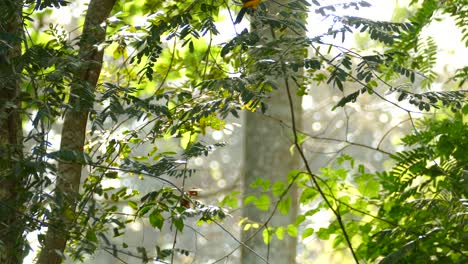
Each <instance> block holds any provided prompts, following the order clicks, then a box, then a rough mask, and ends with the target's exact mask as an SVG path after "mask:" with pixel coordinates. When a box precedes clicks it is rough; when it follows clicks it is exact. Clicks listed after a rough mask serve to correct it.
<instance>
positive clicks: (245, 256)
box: [241, 0, 305, 264]
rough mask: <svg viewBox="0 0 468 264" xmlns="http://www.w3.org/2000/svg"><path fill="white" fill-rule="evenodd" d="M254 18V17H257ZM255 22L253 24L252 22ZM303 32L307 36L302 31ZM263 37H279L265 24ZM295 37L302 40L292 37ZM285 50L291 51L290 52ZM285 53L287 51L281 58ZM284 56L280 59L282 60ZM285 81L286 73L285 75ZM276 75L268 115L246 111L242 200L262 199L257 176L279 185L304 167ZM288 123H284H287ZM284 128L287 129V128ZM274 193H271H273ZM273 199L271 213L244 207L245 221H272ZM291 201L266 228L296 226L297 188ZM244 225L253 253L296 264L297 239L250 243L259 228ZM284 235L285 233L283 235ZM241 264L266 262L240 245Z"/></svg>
mask: <svg viewBox="0 0 468 264" xmlns="http://www.w3.org/2000/svg"><path fill="white" fill-rule="evenodd" d="M287 2H288V1H285V0H282V1H278V2H275V3H269V6H268V13H269V15H271V16H273V15H274V14H276V12H277V11H279V9H280V8H281V7H282V6H279V5H284V4H287ZM253 19H255V18H253ZM254 23H255V22H254ZM253 30H257V29H253ZM300 33H301V34H305V33H304V32H300ZM279 34H281V35H283V36H289V35H292V34H293V33H292V32H279ZM259 35H260V36H262V37H263V39H262V40H261V41H262V42H264V43H267V42H269V41H272V39H275V38H276V36H275V33H272V31H271V29H270V27H269V26H264V27H263V28H261V29H260V30H259ZM294 36H295V37H301V36H299V35H297V33H294ZM286 50H287V48H286ZM282 55H284V53H283V54H282ZM282 55H281V56H282ZM278 59H279V60H288V58H282V57H279V58H278ZM296 74H297V75H301V74H302V72H301V71H300V72H299V73H296ZM284 78H286V74H285V77H284ZM284 78H283V77H282V76H278V78H277V79H275V80H274V81H275V82H276V83H277V84H278V86H279V89H278V90H276V91H273V92H271V93H269V94H268V96H269V98H268V99H267V100H265V103H266V105H267V111H266V113H265V114H263V113H261V111H260V110H259V109H258V110H257V111H256V112H253V113H252V112H247V113H246V115H245V122H244V156H243V159H244V161H243V166H244V167H243V180H242V190H243V197H244V198H245V197H247V196H249V195H255V196H257V197H258V196H260V195H263V194H265V193H264V192H262V188H256V189H253V188H249V187H250V185H251V184H252V183H253V182H255V181H256V179H257V178H261V179H263V180H268V181H269V182H270V188H271V186H272V185H273V184H274V183H275V182H277V181H283V182H284V183H287V175H288V173H289V172H290V171H291V170H293V169H298V168H299V166H300V160H299V155H298V153H297V151H294V153H293V154H292V153H291V151H290V148H291V146H292V145H293V144H294V136H293V132H292V130H291V124H292V120H291V109H290V106H289V100H288V94H287V89H286V87H285V79H284ZM288 82H289V84H290V87H291V93H292V97H293V101H294V107H293V111H294V114H295V116H296V117H295V119H296V120H295V122H296V126H297V128H298V129H300V125H301V122H300V120H301V115H302V107H301V100H302V97H300V96H297V95H296V88H297V86H296V85H295V84H293V82H292V81H291V80H289V81H288ZM283 123H284V124H283ZM285 124H286V126H285ZM270 190H271V189H270ZM268 195H269V196H270V199H271V203H270V209H269V210H268V211H262V210H259V209H258V208H257V207H256V206H254V205H253V204H252V203H250V204H249V205H247V206H243V209H242V218H243V219H244V218H248V221H253V222H256V223H259V224H260V226H261V225H262V224H263V223H265V221H267V220H268V218H269V217H270V215H271V213H272V210H273V208H274V206H275V204H276V202H277V200H278V197H274V196H273V195H272V194H271V192H269V193H268ZM288 196H290V197H291V198H292V204H291V207H290V209H289V214H288V215H283V214H280V213H279V212H278V210H277V211H276V212H275V214H274V215H273V217H272V219H271V221H270V222H269V223H268V225H267V226H272V227H275V226H287V225H289V224H293V223H294V222H295V220H296V216H297V210H298V203H297V190H296V188H295V186H293V187H292V188H291V189H290V190H289V193H288V195H287V196H285V197H284V199H285V198H286V197H288ZM242 228H243V227H241V237H242V241H243V242H245V244H246V245H247V246H248V247H250V248H251V249H252V250H253V251H255V252H256V253H258V254H259V255H261V256H262V257H264V258H265V259H267V260H268V262H269V263H278V264H279V263H281V264H283V263H295V262H296V261H295V258H296V248H297V239H296V237H290V236H288V235H287V234H285V236H284V239H283V240H278V239H277V238H276V236H274V234H271V236H273V237H274V238H273V239H272V240H271V242H270V244H269V245H266V244H265V243H264V240H263V236H262V231H260V232H258V233H257V234H256V235H255V237H253V238H252V239H249V238H250V237H251V236H252V234H253V233H255V232H256V231H258V230H257V229H256V228H250V229H249V230H248V231H243V230H242ZM285 233H286V232H285ZM241 252H242V253H241V263H243V264H250V263H262V262H263V261H262V260H261V259H260V258H259V257H258V256H256V255H255V254H254V253H252V251H251V250H249V249H248V248H246V247H242V251H241Z"/></svg>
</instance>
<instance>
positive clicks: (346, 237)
mask: <svg viewBox="0 0 468 264" xmlns="http://www.w3.org/2000/svg"><path fill="white" fill-rule="evenodd" d="M284 82H285V86H286V92H287V95H288V101H289V109H290V110H291V125H292V131H293V134H294V146H295V147H296V149H297V151H298V153H299V155H300V156H301V159H302V160H303V162H304V165H305V167H306V170H307V173H308V174H309V175H310V179H311V181H312V182H313V183H314V186H315V187H316V188H317V191H318V192H319V193H320V196H321V197H322V199H323V200H324V201H325V203H326V204H327V206H328V208H330V210H331V211H332V212H333V214H334V215H335V217H336V220H337V221H338V224H339V225H340V229H341V231H342V232H343V235H344V237H345V240H346V243H347V244H348V248H349V250H350V251H351V254H352V255H353V258H354V260H355V261H356V263H358V264H359V260H358V257H357V255H356V252H355V251H354V249H353V246H352V244H351V240H350V238H349V236H348V233H347V232H346V228H345V226H344V223H343V220H342V218H341V214H340V212H339V208H337V209H334V208H333V205H332V204H331V202H330V201H329V200H328V199H327V196H326V194H325V193H324V191H323V190H322V187H320V185H319V183H318V181H317V178H316V175H315V174H313V173H312V170H311V168H310V166H309V163H308V162H307V158H306V156H305V154H304V152H303V151H302V148H301V146H300V145H299V140H298V136H297V129H296V119H295V118H296V117H295V113H294V104H293V100H292V96H291V89H290V87H289V82H288V79H287V78H285V79H284Z"/></svg>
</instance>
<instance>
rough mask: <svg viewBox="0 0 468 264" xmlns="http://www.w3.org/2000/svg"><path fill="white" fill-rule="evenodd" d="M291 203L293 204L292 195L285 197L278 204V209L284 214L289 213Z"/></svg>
mask: <svg viewBox="0 0 468 264" xmlns="http://www.w3.org/2000/svg"><path fill="white" fill-rule="evenodd" d="M291 205H292V199H291V197H290V196H289V197H287V198H283V199H282V200H281V201H280V202H279V204H278V211H279V212H280V213H281V214H283V215H288V214H289V209H290V208H291Z"/></svg>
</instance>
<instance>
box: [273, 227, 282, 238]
mask: <svg viewBox="0 0 468 264" xmlns="http://www.w3.org/2000/svg"><path fill="white" fill-rule="evenodd" d="M275 234H276V237H277V238H278V240H283V239H284V227H282V226H280V227H278V228H276V231H275Z"/></svg>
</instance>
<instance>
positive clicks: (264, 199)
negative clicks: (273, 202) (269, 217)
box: [253, 194, 270, 211]
mask: <svg viewBox="0 0 468 264" xmlns="http://www.w3.org/2000/svg"><path fill="white" fill-rule="evenodd" d="M253 203H254V205H255V206H256V207H257V208H258V209H260V210H262V211H268V209H270V196H268V195H266V194H263V195H261V196H260V197H259V198H258V199H257V200H255V201H254V202H253Z"/></svg>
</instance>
